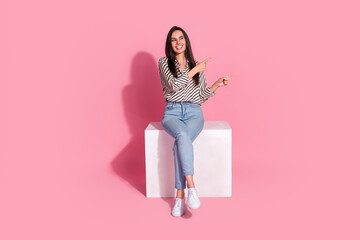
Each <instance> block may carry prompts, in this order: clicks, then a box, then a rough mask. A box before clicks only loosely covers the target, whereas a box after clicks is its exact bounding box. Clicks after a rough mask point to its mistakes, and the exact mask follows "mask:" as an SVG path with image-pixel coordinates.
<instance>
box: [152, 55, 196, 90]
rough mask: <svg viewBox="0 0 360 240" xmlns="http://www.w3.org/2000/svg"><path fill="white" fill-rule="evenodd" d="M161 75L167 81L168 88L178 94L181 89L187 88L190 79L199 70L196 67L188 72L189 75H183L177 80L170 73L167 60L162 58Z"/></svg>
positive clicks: (160, 62)
mask: <svg viewBox="0 0 360 240" xmlns="http://www.w3.org/2000/svg"><path fill="white" fill-rule="evenodd" d="M159 73H160V74H161V76H162V78H163V79H164V80H165V85H166V86H167V88H169V89H170V91H172V92H177V91H179V90H180V89H183V88H184V87H186V85H187V84H188V83H189V81H190V79H191V78H192V77H193V76H194V75H195V74H196V73H197V68H196V67H194V68H193V69H191V70H190V71H189V72H187V74H182V75H181V76H180V77H178V78H176V77H174V75H172V73H171V72H170V69H169V66H168V63H167V58H165V57H161V58H160V59H159Z"/></svg>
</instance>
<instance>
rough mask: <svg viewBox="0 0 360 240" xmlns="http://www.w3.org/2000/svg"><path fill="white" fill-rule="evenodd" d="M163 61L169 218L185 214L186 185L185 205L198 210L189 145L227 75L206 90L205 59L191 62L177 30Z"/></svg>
mask: <svg viewBox="0 0 360 240" xmlns="http://www.w3.org/2000/svg"><path fill="white" fill-rule="evenodd" d="M165 54H166V57H161V58H160V59H159V73H160V79H161V84H162V90H163V93H164V99H165V100H166V102H167V103H166V107H165V110H164V115H163V118H162V122H161V124H162V126H163V128H164V130H165V131H166V132H167V133H168V134H170V135H171V136H172V137H173V138H174V139H175V142H174V146H173V153H174V161H175V188H176V189H177V193H176V198H175V205H174V207H173V208H172V212H171V213H172V215H173V216H181V215H183V214H184V213H185V193H184V189H185V188H186V183H187V187H188V199H187V204H188V206H189V207H190V208H192V209H197V208H199V207H200V200H199V198H198V196H197V190H196V188H195V184H194V181H193V174H194V151H193V145H192V142H193V141H194V140H195V139H196V137H197V136H198V135H199V133H200V132H201V131H202V129H203V127H204V117H203V113H202V109H201V104H202V103H203V102H205V101H206V100H207V99H209V98H210V97H212V96H214V95H215V94H216V89H217V88H218V87H220V86H226V85H227V84H228V81H229V78H230V75H227V76H224V77H221V78H219V79H218V80H217V81H216V82H215V83H214V84H213V85H212V86H211V87H207V86H206V80H205V75H204V71H205V69H206V63H207V62H208V61H209V60H210V59H211V57H208V58H207V59H205V60H204V61H202V62H198V61H195V60H194V57H193V53H192V50H191V45H190V40H189V37H188V35H187V34H186V32H185V31H184V30H183V29H182V28H180V27H177V26H174V27H172V28H171V29H170V31H169V33H168V35H167V38H166V45H165Z"/></svg>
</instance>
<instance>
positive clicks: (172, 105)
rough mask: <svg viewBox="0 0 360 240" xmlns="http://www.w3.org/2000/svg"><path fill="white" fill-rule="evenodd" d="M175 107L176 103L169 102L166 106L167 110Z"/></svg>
mask: <svg viewBox="0 0 360 240" xmlns="http://www.w3.org/2000/svg"><path fill="white" fill-rule="evenodd" d="M173 108H174V103H167V104H166V106H165V109H166V110H171V109H173Z"/></svg>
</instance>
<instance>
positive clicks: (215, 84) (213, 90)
mask: <svg viewBox="0 0 360 240" xmlns="http://www.w3.org/2000/svg"><path fill="white" fill-rule="evenodd" d="M218 87H219V85H218V84H217V83H216V82H215V83H214V84H213V85H212V86H211V87H210V92H215V91H216V89H217V88H218Z"/></svg>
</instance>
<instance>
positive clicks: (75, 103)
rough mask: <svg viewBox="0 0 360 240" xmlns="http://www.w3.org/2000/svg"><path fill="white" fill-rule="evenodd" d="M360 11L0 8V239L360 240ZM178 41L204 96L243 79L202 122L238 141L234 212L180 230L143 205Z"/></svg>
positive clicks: (222, 203)
mask: <svg viewBox="0 0 360 240" xmlns="http://www.w3.org/2000/svg"><path fill="white" fill-rule="evenodd" d="M359 7H360V6H359V4H358V1H355V0H354V1H348V0H347V1H340V0H339V1H318V0H316V1H314V0H312V1H309V0H306V1H285V0H283V1H279V0H276V1H260V0H257V1H248V2H245V1H237V0H231V1H215V2H210V1H203V0H200V1H187V0H184V1H175V2H172V1H142V2H140V1H128V2H126V3H125V2H121V1H109V0H102V1H79V0H76V1H74V0H72V1H45V0H43V1H38V0H34V1H16V0H12V1H2V2H1V6H0V9H1V10H0V16H1V17H0V19H1V25H0V26H1V29H0V30H1V38H0V41H1V42H0V43H1V44H0V47H1V51H0V52H1V54H0V66H1V71H0V74H1V75H0V79H1V85H0V98H1V99H0V100H1V101H0V102H1V105H0V107H1V118H0V119H1V120H0V121H1V129H0V131H1V132H0V133H1V135H0V140H1V142H0V143H1V148H0V157H1V161H0V194H1V195H0V206H1V208H0V226H1V230H0V239H4V240H9V239H11V240H12V239H36V240H42V239H44V240H45V239H47V240H48V239H52V240H55V239H59V240H60V239H61V240H63V239H87V240H91V239H107V240H108V239H134V238H140V237H142V238H149V237H156V238H160V239H164V238H165V237H166V238H171V239H184V238H190V239H192V238H194V237H201V238H204V239H205V238H206V239H209V238H221V239H276V240H280V239H347V240H348V239H359V238H360V233H359V230H358V229H356V228H358V227H359V223H360V217H359V216H360V207H359V202H360V193H359V183H360V176H359V167H360V164H359V160H360V153H359V150H358V147H359V143H360V137H359V136H360V127H359V122H360V116H359V115H360V114H359V102H360V97H359V87H360V84H359V80H360V72H359V66H360V57H359V56H360V47H359V42H360V34H359V22H360V15H359ZM173 25H178V26H180V27H183V28H184V29H185V31H187V33H188V35H189V37H190V39H191V44H192V47H193V51H194V55H195V59H196V60H200V61H201V60H203V59H205V58H206V57H208V56H213V59H211V60H210V61H209V62H208V64H207V69H206V72H205V74H206V77H207V83H208V86H211V84H212V83H213V82H214V81H216V80H217V78H219V77H221V76H223V75H226V74H228V73H230V72H235V73H236V74H237V75H236V76H235V77H234V78H232V79H231V80H230V82H229V85H228V86H226V87H222V88H219V89H218V90H217V95H216V96H214V97H213V98H211V99H209V100H208V101H207V102H205V103H204V104H203V107H202V108H203V112H204V117H205V120H207V121H217V120H226V121H228V122H229V124H230V126H231V127H232V131H233V132H232V133H233V152H232V153H233V159H232V161H233V196H232V197H231V198H202V199H201V201H202V207H201V208H200V209H198V210H188V212H187V213H186V215H185V216H183V217H181V218H174V217H172V216H171V215H170V212H171V207H172V205H173V203H174V198H146V197H145V153H144V130H145V128H146V126H147V125H148V123H149V122H151V121H161V118H162V114H163V109H164V106H165V102H164V100H163V98H162V91H161V84H160V78H159V75H158V68H157V61H158V59H159V58H160V57H161V56H164V46H165V38H166V34H167V32H168V31H169V29H170V28H171V27H172V26H173ZM169 161H172V159H169ZM195 184H196V183H195Z"/></svg>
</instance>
